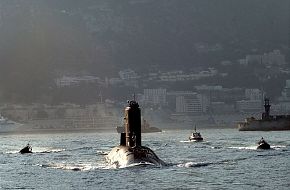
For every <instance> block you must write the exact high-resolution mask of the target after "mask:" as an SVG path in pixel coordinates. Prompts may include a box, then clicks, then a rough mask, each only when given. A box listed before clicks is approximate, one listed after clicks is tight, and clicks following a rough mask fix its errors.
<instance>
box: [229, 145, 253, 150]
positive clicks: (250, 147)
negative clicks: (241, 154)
mask: <svg viewBox="0 0 290 190" xmlns="http://www.w3.org/2000/svg"><path fill="white" fill-rule="evenodd" d="M229 148H231V149H238V150H256V149H257V146H231V147H229Z"/></svg>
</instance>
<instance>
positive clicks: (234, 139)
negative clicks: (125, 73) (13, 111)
mask: <svg viewBox="0 0 290 190" xmlns="http://www.w3.org/2000/svg"><path fill="white" fill-rule="evenodd" d="M200 132H201V134H202V135H203V137H204V138H205V141H204V142H198V143H197V142H188V141H187V138H188V136H189V135H190V131H188V130H181V131H165V132H162V133H153V134H143V145H146V146H148V147H150V148H151V149H152V150H154V151H155V153H156V154H157V155H158V156H159V157H160V158H161V159H162V160H163V161H165V162H167V163H170V164H171V166H167V167H161V168H160V167H152V166H146V167H145V166H137V167H129V168H122V169H116V168H114V167H112V166H109V165H107V164H106V162H105V159H104V156H105V154H106V153H108V152H109V151H110V150H111V148H112V147H114V146H115V145H118V143H119V135H118V134H117V133H113V132H112V133H91V134H89V133H74V134H42V135H36V134H32V135H0V143H1V145H0V146H1V149H0V189H138V190H140V189H262V188H263V189H289V187H290V170H289V169H290V148H289V147H290V131H280V132H239V131H237V130H236V129H219V130H200ZM261 136H263V137H264V138H265V139H266V140H267V141H268V142H269V144H271V146H272V147H273V149H271V150H264V151H263V150H256V142H257V141H258V140H259V139H260V138H261ZM28 142H29V143H30V144H31V145H32V147H33V152H34V153H33V154H26V155H21V154H19V153H18V151H19V150H20V149H21V148H22V147H23V146H24V145H26V144H27V143H28Z"/></svg>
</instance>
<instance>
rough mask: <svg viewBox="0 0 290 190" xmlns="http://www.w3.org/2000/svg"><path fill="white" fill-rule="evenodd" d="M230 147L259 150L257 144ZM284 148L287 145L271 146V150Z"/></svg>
mask: <svg viewBox="0 0 290 190" xmlns="http://www.w3.org/2000/svg"><path fill="white" fill-rule="evenodd" d="M228 148H231V149H238V150H257V146H256V145H255V146H252V145H251V146H233V147H228ZM282 148H286V146H284V145H273V146H271V148H270V150H271V149H272V150H279V149H282Z"/></svg>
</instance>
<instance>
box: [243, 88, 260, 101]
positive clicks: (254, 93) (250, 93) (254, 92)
mask: <svg viewBox="0 0 290 190" xmlns="http://www.w3.org/2000/svg"><path fill="white" fill-rule="evenodd" d="M245 97H246V99H248V100H259V101H261V100H262V98H263V93H262V91H261V90H260V89H245Z"/></svg>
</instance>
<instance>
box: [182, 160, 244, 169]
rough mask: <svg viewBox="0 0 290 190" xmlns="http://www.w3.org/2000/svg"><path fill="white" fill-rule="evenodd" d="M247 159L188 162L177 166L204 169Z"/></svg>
mask: <svg viewBox="0 0 290 190" xmlns="http://www.w3.org/2000/svg"><path fill="white" fill-rule="evenodd" d="M246 159H247V158H237V159H227V160H221V161H217V162H186V163H182V164H177V167H181V168H191V167H204V166H209V165H220V164H229V163H236V162H237V161H241V160H246Z"/></svg>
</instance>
